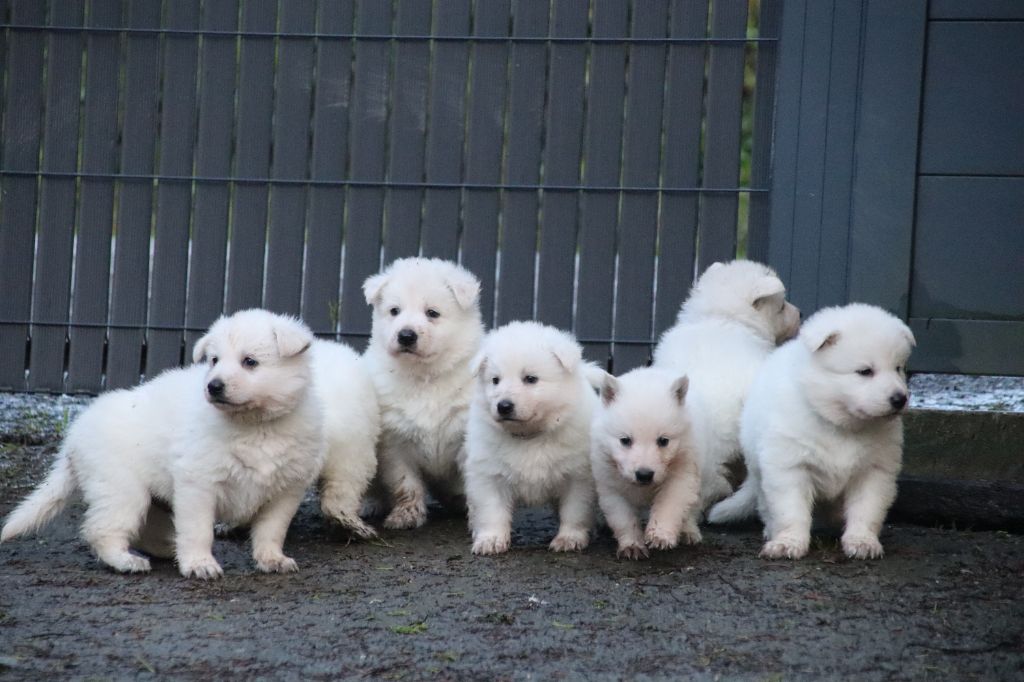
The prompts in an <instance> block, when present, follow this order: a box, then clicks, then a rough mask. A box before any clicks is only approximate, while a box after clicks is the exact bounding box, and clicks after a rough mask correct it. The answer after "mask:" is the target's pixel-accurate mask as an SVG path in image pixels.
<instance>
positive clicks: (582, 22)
mask: <svg viewBox="0 0 1024 682" xmlns="http://www.w3.org/2000/svg"><path fill="white" fill-rule="evenodd" d="M587 10H588V7H587V4H586V3H584V2H579V1H577V0H556V2H555V3H554V6H553V9H552V16H551V35H552V36H555V37H575V38H580V37H584V36H586V33H587ZM550 50H551V57H550V59H549V64H548V106H547V120H546V124H545V140H544V184H545V185H563V186H566V185H578V184H579V182H580V158H581V156H582V152H583V147H582V140H583V138H582V132H583V87H584V86H583V77H584V76H585V75H586V74H585V71H586V64H587V48H586V46H584V45H579V44H571V43H562V44H560V43H557V42H556V43H553V44H552V45H551V47H550ZM541 201H542V206H541V217H540V253H539V254H538V256H539V263H538V265H537V269H538V271H537V293H536V299H537V319H538V320H540V321H541V322H544V323H546V324H550V325H554V326H556V327H559V328H561V329H571V328H572V303H573V290H574V284H575V279H576V230H577V227H578V224H579V193H578V192H556V191H545V192H544V194H543V196H542V197H541Z"/></svg>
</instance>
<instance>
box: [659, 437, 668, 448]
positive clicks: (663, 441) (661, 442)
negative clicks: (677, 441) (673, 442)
mask: <svg viewBox="0 0 1024 682" xmlns="http://www.w3.org/2000/svg"><path fill="white" fill-rule="evenodd" d="M657 442H658V447H659V448H664V447H668V438H666V437H665V436H658V441H657Z"/></svg>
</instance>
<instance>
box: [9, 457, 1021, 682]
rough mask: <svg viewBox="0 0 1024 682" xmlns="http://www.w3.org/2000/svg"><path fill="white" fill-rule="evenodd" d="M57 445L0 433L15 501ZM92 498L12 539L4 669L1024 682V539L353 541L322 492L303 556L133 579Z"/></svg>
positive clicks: (224, 550) (451, 523) (233, 546)
mask: <svg viewBox="0 0 1024 682" xmlns="http://www.w3.org/2000/svg"><path fill="white" fill-rule="evenodd" d="M51 453H52V449H46V450H44V449H41V448H26V447H10V446H8V447H6V448H5V449H4V450H3V451H2V452H0V513H4V514H6V513H7V512H8V511H9V510H10V509H11V507H12V506H13V503H14V502H15V501H17V500H18V499H20V498H21V497H22V496H23V495H24V494H25V493H26V492H27V491H28V489H29V482H30V481H35V480H38V473H39V471H40V469H41V468H42V466H43V465H44V463H46V462H48V461H49V459H50V456H51ZM80 516H81V508H80V507H78V506H76V507H74V508H73V509H72V510H71V512H70V513H67V514H65V515H64V516H63V517H61V519H60V520H59V521H58V522H57V523H56V524H55V525H54V526H53V527H51V528H50V529H48V531H46V532H45V533H44V534H43V535H42V536H40V537H38V538H30V539H27V540H19V541H16V542H13V543H9V544H6V545H3V546H2V547H0V677H11V678H38V677H41V676H42V675H44V674H48V675H59V676H62V677H67V676H73V677H110V676H113V677H142V678H147V677H157V676H159V677H164V676H183V677H189V678H222V677H225V676H228V675H240V676H262V677H273V678H307V677H364V676H365V677H370V678H376V679H420V678H442V679H447V678H487V679H503V678H517V679H519V678H538V679H550V678H581V677H587V678H594V677H607V678H613V677H628V678H637V677H640V678H643V677H651V678H665V677H672V678H678V677H681V676H687V677H698V678H713V677H716V676H719V675H721V676H724V677H744V678H752V679H770V678H775V679H779V678H780V677H781V678H787V679H790V678H821V677H830V678H834V677H848V676H853V677H856V678H858V679H882V678H885V679H909V678H917V679H920V678H925V677H928V678H931V677H939V678H958V679H964V678H980V679H1000V678H1001V679H1012V678H1016V679H1021V678H1020V675H1021V674H1022V671H1024V634H1022V633H1024V602H1022V594H1024V578H1022V574H1024V537H1021V536H1017V535H1009V534H1006V533H999V532H984V533H981V532H978V533H973V532H965V531H952V530H940V529H928V528H919V527H912V526H896V527H890V528H887V529H886V532H885V534H884V536H883V542H884V544H885V546H886V552H887V554H886V557H885V558H884V559H883V560H881V561H875V562H853V561H848V560H846V559H845V558H844V557H843V556H842V554H841V553H840V552H839V551H838V549H837V544H836V541H835V539H834V538H833V537H829V536H827V535H826V536H824V537H823V538H822V539H819V540H818V541H816V544H815V548H814V549H813V550H812V552H811V555H810V557H809V558H807V559H805V560H803V561H798V562H767V561H762V560H759V559H758V558H757V550H758V548H759V546H760V539H759V536H758V532H757V531H756V529H746V530H738V531H718V530H708V529H705V535H704V537H705V542H704V544H703V545H701V546H700V547H697V548H684V549H678V550H675V551H671V552H661V553H657V554H655V555H654V556H653V557H652V559H650V560H649V561H646V562H642V563H627V562H622V561H617V560H616V559H615V558H614V544H613V540H612V538H611V537H610V536H609V535H608V534H607V532H605V533H603V534H601V535H600V536H599V537H598V539H597V541H596V543H595V544H594V545H593V546H592V547H591V548H590V549H589V550H588V551H587V552H584V553H582V554H574V555H554V554H552V553H550V552H548V551H547V550H546V549H545V547H546V543H547V541H548V540H549V539H550V536H551V535H552V534H553V531H554V522H553V519H552V517H551V516H550V515H549V514H547V513H544V512H540V511H536V512H529V513H525V514H521V515H520V516H518V517H517V523H516V533H515V536H514V544H515V546H514V549H513V551H512V552H511V553H509V554H508V555H506V556H503V557H499V558H477V557H473V556H472V555H471V554H470V553H469V548H468V537H467V534H466V530H465V523H464V521H462V520H461V519H458V518H453V517H448V518H444V517H439V516H438V515H435V516H434V518H432V520H431V522H430V523H429V524H428V526H426V527H425V528H424V529H422V530H421V531H419V532H413V533H398V532H394V533H387V534H386V535H385V536H384V538H383V540H381V541H379V542H374V543H360V544H355V543H353V544H346V543H345V541H344V539H343V538H341V537H340V536H338V535H337V534H336V533H335V532H334V531H333V530H332V529H331V528H330V527H328V526H326V525H325V524H324V523H323V522H322V521H321V519H320V517H319V515H318V512H317V509H316V505H315V504H314V503H313V502H312V501H307V502H306V503H305V504H304V505H303V507H302V509H301V511H300V513H299V516H298V518H297V519H296V522H295V524H294V525H293V527H292V532H291V534H290V535H289V539H288V543H287V546H286V551H288V552H289V553H290V554H291V555H292V556H293V557H295V558H296V560H297V561H298V562H299V565H300V568H301V571H300V572H299V573H298V574H295V575H290V576H266V575H261V574H258V573H256V572H255V570H254V568H253V565H252V562H251V561H250V559H249V557H248V554H247V547H246V543H245V541H244V540H218V541H217V543H216V546H215V548H214V552H215V554H216V555H217V557H218V558H219V559H220V560H221V562H222V564H223V566H224V569H225V572H226V576H225V578H224V579H223V580H220V581H217V582H210V583H203V582H198V581H194V580H185V579H183V578H180V577H179V576H178V574H177V573H176V571H175V569H174V567H173V565H171V564H169V563H166V562H162V563H161V562H157V563H156V564H155V566H156V568H155V570H154V571H153V573H151V574H149V575H144V576H120V575H115V574H113V573H110V572H108V571H106V570H104V569H103V568H102V567H101V566H100V565H99V564H97V563H96V561H95V560H94V559H93V558H92V557H91V555H90V554H89V550H88V548H87V546H86V545H85V544H84V543H83V542H82V541H81V540H79V539H78V538H77V534H76V529H77V523H78V521H79V519H80Z"/></svg>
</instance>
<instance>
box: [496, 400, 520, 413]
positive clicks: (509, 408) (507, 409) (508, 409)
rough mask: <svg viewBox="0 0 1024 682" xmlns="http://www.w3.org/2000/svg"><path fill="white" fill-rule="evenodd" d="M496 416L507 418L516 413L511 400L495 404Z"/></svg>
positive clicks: (514, 405)
mask: <svg viewBox="0 0 1024 682" xmlns="http://www.w3.org/2000/svg"><path fill="white" fill-rule="evenodd" d="M497 408H498V414H500V415H501V416H502V417H507V416H509V415H510V414H512V413H513V412H515V411H516V404H515V403H514V402H512V401H511V400H501V401H499V402H498V404H497Z"/></svg>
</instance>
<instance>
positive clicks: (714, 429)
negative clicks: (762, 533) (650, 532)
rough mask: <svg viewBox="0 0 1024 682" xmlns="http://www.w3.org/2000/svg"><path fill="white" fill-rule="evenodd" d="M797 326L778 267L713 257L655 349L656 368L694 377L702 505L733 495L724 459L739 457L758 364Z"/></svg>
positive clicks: (691, 394) (797, 313) (689, 400)
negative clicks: (744, 414)
mask: <svg viewBox="0 0 1024 682" xmlns="http://www.w3.org/2000/svg"><path fill="white" fill-rule="evenodd" d="M799 328H800V311H799V310H797V308H796V307H795V306H793V305H792V304H791V303H788V302H787V301H786V287H785V286H784V285H783V284H782V280H780V279H779V277H778V275H776V274H775V271H774V270H772V269H771V268H769V267H768V266H766V265H762V264H761V263H755V262H754V261H747V260H736V261H732V262H730V263H714V264H713V265H711V267H709V268H708V269H707V271H705V272H704V274H703V275H701V277H700V279H698V280H697V283H696V285H694V287H693V289H692V290H691V291H690V296H689V297H688V298H687V300H686V301H685V302H684V303H683V305H682V308H681V309H680V311H679V317H678V319H677V320H676V324H675V326H673V327H672V328H671V329H669V330H668V331H666V332H665V334H664V335H663V336H662V337H661V340H660V342H659V343H658V346H657V348H656V349H655V351H654V366H655V367H660V368H662V369H667V370H671V371H673V372H675V373H677V374H685V375H687V376H688V377H689V379H690V392H689V395H688V396H687V398H686V401H687V403H688V404H689V409H690V410H691V413H692V416H693V425H694V430H695V433H694V438H695V440H696V441H697V450H698V452H699V455H700V457H699V462H698V463H699V466H700V469H701V509H702V510H703V509H706V508H707V507H708V506H710V505H711V504H712V503H714V502H717V501H718V500H720V499H722V498H723V497H725V496H727V495H729V494H731V493H732V486H730V485H729V482H728V480H727V479H726V477H725V474H726V472H725V465H726V464H728V463H729V462H731V461H733V460H736V459H738V458H739V457H740V443H739V425H740V411H741V410H742V409H743V401H744V398H745V397H746V395H747V391H748V389H749V387H750V383H751V381H753V379H754V376H755V374H756V373H757V370H758V369H759V368H760V366H761V363H763V362H764V360H765V358H766V357H768V354H769V353H771V352H772V351H773V350H774V349H775V347H776V345H777V344H779V343H782V342H783V341H785V340H787V339H790V338H792V337H793V336H794V335H795V334H796V333H797V330H798V329H799Z"/></svg>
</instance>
